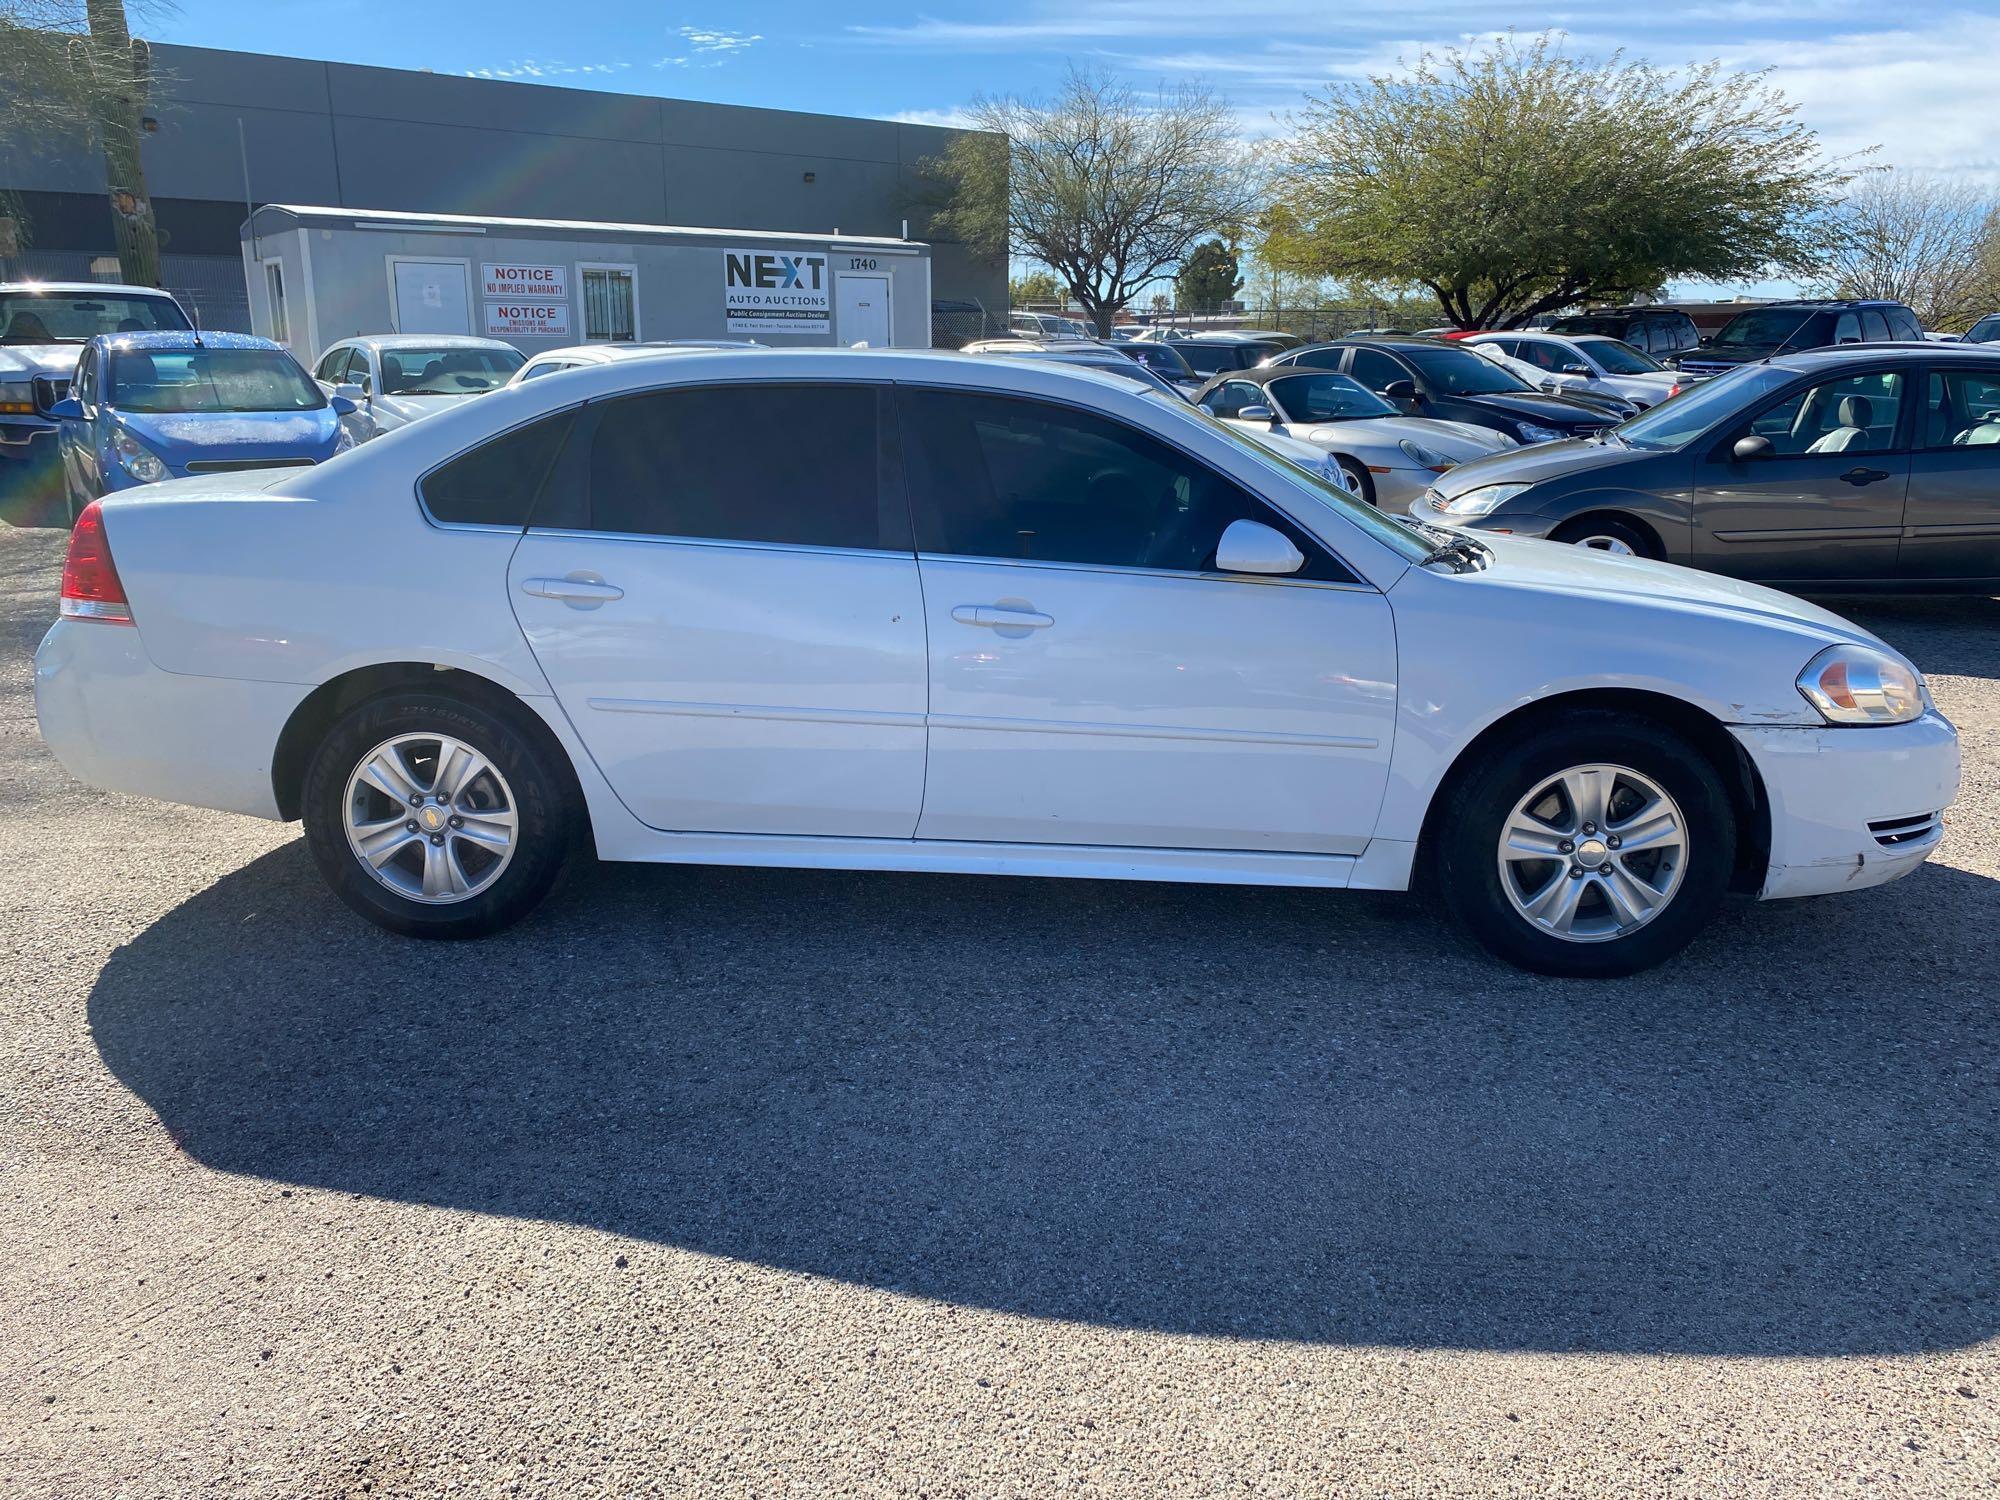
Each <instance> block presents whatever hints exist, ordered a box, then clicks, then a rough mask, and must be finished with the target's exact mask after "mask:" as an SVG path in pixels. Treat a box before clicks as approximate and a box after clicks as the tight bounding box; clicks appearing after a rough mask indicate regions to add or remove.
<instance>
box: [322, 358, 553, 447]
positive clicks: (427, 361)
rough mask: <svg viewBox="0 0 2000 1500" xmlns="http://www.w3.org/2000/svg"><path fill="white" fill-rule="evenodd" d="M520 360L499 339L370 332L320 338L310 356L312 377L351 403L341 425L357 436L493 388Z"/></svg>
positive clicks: (428, 413)
mask: <svg viewBox="0 0 2000 1500" xmlns="http://www.w3.org/2000/svg"><path fill="white" fill-rule="evenodd" d="M525 359H526V356H525V355H523V354H522V353H521V351H520V350H519V349H516V348H515V347H514V346H513V345H512V344H508V343H503V342H502V341H501V340H499V339H487V338H475V337H473V336H471V335H469V334H450V333H378V334H371V335H368V336H366V337H362V338H351V339H342V340H341V341H340V342H339V343H337V344H330V345H328V346H327V348H326V349H325V350H324V351H323V352H322V353H321V354H320V357H319V358H318V359H317V360H315V361H314V363H313V378H314V379H315V380H317V381H318V382H319V383H320V386H321V388H322V389H324V390H325V391H326V393H327V394H328V395H329V396H345V397H347V398H348V399H349V400H350V401H353V402H354V403H356V405H357V406H358V407H359V410H357V411H356V412H355V413H354V415H353V416H351V417H349V418H347V419H346V425H347V428H348V431H349V432H350V433H351V434H352V435H353V437H354V440H355V441H356V442H357V443H363V442H366V441H368V439H370V438H372V437H376V436H378V435H380V434H382V433H385V432H393V431H394V430H395V429H396V428H398V427H406V426H408V425H409V424H410V423H412V422H415V421H418V420H420V419H422V418H424V417H431V416H435V415H437V413H439V412H441V411H443V410H445V409H446V408H447V407H452V406H456V405H458V404H459V403H460V402H461V401H468V400H470V399H471V398H472V397H474V396H478V395H483V394H484V393H485V392H487V391H491V390H498V389H499V388H500V387H501V386H503V385H505V384H506V383H507V382H508V381H509V380H510V379H512V378H513V375H514V372H515V371H516V370H518V369H520V368H521V365H522V364H523V363H524V361H525Z"/></svg>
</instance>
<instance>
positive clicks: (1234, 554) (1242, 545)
mask: <svg viewBox="0 0 2000 1500" xmlns="http://www.w3.org/2000/svg"><path fill="white" fill-rule="evenodd" d="M1305 565H1306V555H1305V553H1303V552H1301V551H1299V549H1298V548H1297V547H1294V546H1293V545H1292V539H1291V538H1290V537H1288V536H1286V535H1285V534H1284V533H1283V532H1282V531H1279V530H1278V529H1277V528H1275V527H1272V526H1266V525H1265V524H1264V523H1263V522H1262V521H1231V522H1230V523H1229V526H1228V529H1227V530H1225V531H1224V532H1223V533H1222V540H1221V541H1220V542H1218V543H1216V547H1215V569H1216V571H1217V572H1218V573H1273V574H1283V573H1296V572H1298V570H1299V569H1300V568H1303V567H1304V566H1305Z"/></svg>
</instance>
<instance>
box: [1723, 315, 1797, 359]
mask: <svg viewBox="0 0 2000 1500" xmlns="http://www.w3.org/2000/svg"><path fill="white" fill-rule="evenodd" d="M1815 316H1816V314H1815V313H1814V312H1813V310H1812V309H1811V308H1809V307H1760V308H1758V309H1756V310H1755V311H1754V312H1744V313H1738V314H1737V315H1736V316H1735V317H1733V318H1731V319H1730V320H1729V321H1728V323H1726V324H1724V325H1723V329H1722V332H1720V333H1718V334H1717V335H1716V336H1715V347H1716V348H1718V349H1764V348H1769V347H1770V346H1772V345H1774V344H1782V343H1784V342H1785V341H1786V340H1787V339H1789V338H1791V337H1792V336H1793V335H1794V334H1801V333H1802V331H1803V330H1804V329H1805V326H1806V324H1808V323H1810V322H1811V321H1812V320H1813V318H1814V317H1815ZM1798 342H1801V343H1811V342H1817V341H1816V340H1808V339H1805V338H1803V337H1802V338H1801V339H1800V340H1798Z"/></svg>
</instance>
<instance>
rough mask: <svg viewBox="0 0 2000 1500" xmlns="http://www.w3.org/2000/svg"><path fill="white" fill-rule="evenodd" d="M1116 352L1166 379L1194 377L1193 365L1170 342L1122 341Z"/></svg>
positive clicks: (1188, 378) (1189, 378)
mask: <svg viewBox="0 0 2000 1500" xmlns="http://www.w3.org/2000/svg"><path fill="white" fill-rule="evenodd" d="M1118 352H1119V353H1120V354H1123V355H1126V356H1128V357H1129V358H1131V359H1132V360H1133V361H1135V362H1136V363H1138V364H1142V365H1144V366H1145V367H1146V368H1147V369H1149V370H1151V371H1152V372H1153V373H1154V374H1155V375H1163V376H1165V377H1166V378H1167V379H1168V380H1177V379H1178V380H1192V379H1193V378H1194V367H1193V366H1192V365H1190V364H1189V363H1188V362H1187V361H1186V360H1184V359H1182V358H1181V357H1180V354H1179V352H1178V351H1176V350H1175V349H1174V348H1173V346H1172V345H1170V344H1140V343H1124V344H1121V345H1120V346H1119V350H1118Z"/></svg>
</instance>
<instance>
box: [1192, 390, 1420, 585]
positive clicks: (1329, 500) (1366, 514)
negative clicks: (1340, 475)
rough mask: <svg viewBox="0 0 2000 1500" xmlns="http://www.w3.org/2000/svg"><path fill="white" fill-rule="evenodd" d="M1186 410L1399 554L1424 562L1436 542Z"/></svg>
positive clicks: (1267, 449) (1220, 422) (1223, 426)
mask: <svg viewBox="0 0 2000 1500" xmlns="http://www.w3.org/2000/svg"><path fill="white" fill-rule="evenodd" d="M1184 409H1185V410H1186V411H1188V412H1189V413H1190V414H1191V415H1192V416H1194V417H1195V418H1197V419H1198V420H1200V421H1203V422H1206V423H1208V425H1209V427H1210V428H1211V429H1213V430H1214V431H1216V432H1219V433H1221V434H1222V435H1223V436H1224V437H1226V438H1228V439H1229V441H1230V442H1232V443H1234V444H1235V445H1236V446H1237V447H1238V448H1240V449H1241V450H1242V451H1243V452H1245V453H1247V454H1249V455H1250V457H1251V458H1253V459H1255V460H1256V461H1257V462H1258V463H1259V464H1261V465H1262V466H1263V467H1264V468H1267V469H1271V470H1273V471H1275V472H1276V473H1279V474H1282V475H1283V476H1284V477H1285V478H1286V479H1288V480H1290V481H1292V482H1293V483H1294V484H1296V485H1301V486H1304V487H1305V488H1306V489H1307V490H1308V491H1309V492H1310V493H1311V495H1312V497H1313V498H1314V499H1315V500H1317V501H1319V502H1320V503H1321V504H1323V505H1325V506H1326V507H1327V508H1328V509H1330V510H1337V511H1339V512H1340V514H1341V515H1342V516H1344V517H1346V518H1347V519H1348V520H1349V521H1351V522H1352V523H1353V524H1354V525H1356V526H1358V527H1360V528H1361V530H1363V531H1365V532H1367V533H1368V535H1370V536H1372V537H1374V538H1375V540H1376V541H1378V542H1380V543H1381V544H1382V545H1383V546H1385V547H1387V548H1389V549H1390V550H1391V551H1392V552H1394V553H1395V554H1396V555H1397V556H1398V557H1401V558H1403V559H1405V560H1406V561H1409V562H1421V561H1422V560H1423V558H1424V557H1425V556H1426V555H1427V554H1428V553H1429V552H1430V550H1431V548H1432V547H1433V546H1434V545H1435V543H1433V542H1431V541H1430V540H1429V539H1428V538H1426V537H1425V536H1424V535H1423V534H1422V533H1421V532H1419V531H1417V530H1415V529H1414V528H1412V527H1409V526H1405V525H1404V524H1403V523H1402V522H1401V521H1398V520H1395V519H1394V518H1393V517H1390V516H1388V515H1385V514H1384V513H1383V512H1381V511H1379V510H1377V509H1376V508H1375V507H1374V506H1372V505H1370V504H1369V503H1368V502H1367V501H1365V500H1357V499H1356V498H1355V497H1354V496H1353V495H1350V494H1349V493H1348V492H1347V491H1346V490H1344V489H1342V488H1341V487H1340V486H1339V485H1337V484H1335V483H1334V482H1333V481H1332V480H1330V479H1327V478H1324V477H1323V476H1321V475H1319V474H1315V473H1314V472H1313V471H1312V470H1311V469H1308V468H1304V467H1302V466H1301V465H1299V464H1295V463H1293V462H1292V461H1291V460H1290V459H1289V458H1286V457H1284V456H1283V455H1282V454H1280V453H1278V452H1277V451H1275V450H1274V449H1272V448H1271V447H1270V446H1268V445H1267V444H1264V443H1260V442H1259V441H1257V439H1255V438H1253V437H1250V436H1249V435H1248V434H1246V433H1243V432H1240V431H1238V430H1237V429H1236V428H1234V427H1231V426H1230V425H1229V424H1228V423H1227V422H1225V421H1223V420H1222V419H1221V418H1219V417H1215V416H1211V415H1210V414H1209V413H1207V412H1205V411H1203V410H1202V409H1201V408H1200V407H1199V406H1192V405H1190V406H1186V407H1185V408H1184Z"/></svg>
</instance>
